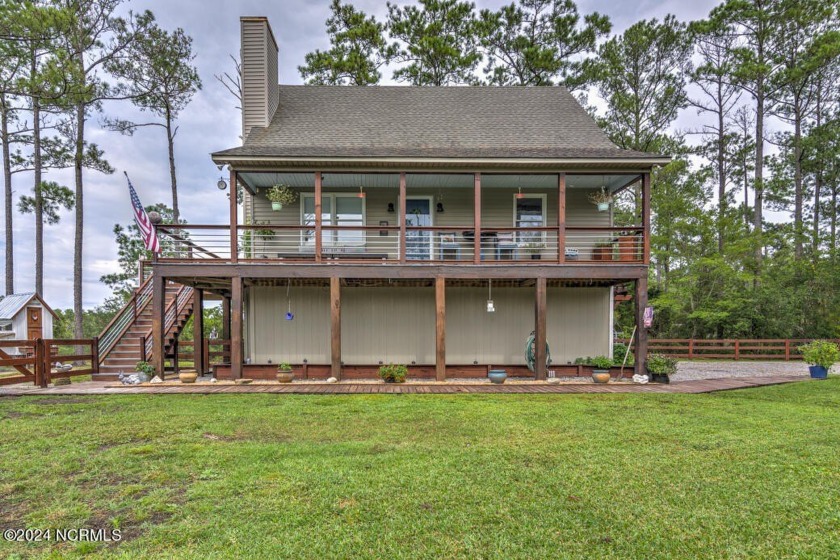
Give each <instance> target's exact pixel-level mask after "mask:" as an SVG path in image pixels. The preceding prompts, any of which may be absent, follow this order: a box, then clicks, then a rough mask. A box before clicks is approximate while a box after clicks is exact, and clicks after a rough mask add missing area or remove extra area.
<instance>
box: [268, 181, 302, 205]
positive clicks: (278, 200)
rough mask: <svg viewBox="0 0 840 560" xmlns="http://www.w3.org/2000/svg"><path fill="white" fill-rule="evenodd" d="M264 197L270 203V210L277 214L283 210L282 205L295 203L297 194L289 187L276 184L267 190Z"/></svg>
mask: <svg viewBox="0 0 840 560" xmlns="http://www.w3.org/2000/svg"><path fill="white" fill-rule="evenodd" d="M265 197H266V198H267V199H268V200H270V201H271V209H272V210H274V211H275V212H278V211H280V210H282V209H283V205H284V204H291V203H292V202H294V201H296V200H297V197H298V194H297V192H296V191H295V190H294V189H292V187H290V186H289V185H282V184H277V185H274V186H273V187H270V188H269V189H268V191H267V192H266V193H265Z"/></svg>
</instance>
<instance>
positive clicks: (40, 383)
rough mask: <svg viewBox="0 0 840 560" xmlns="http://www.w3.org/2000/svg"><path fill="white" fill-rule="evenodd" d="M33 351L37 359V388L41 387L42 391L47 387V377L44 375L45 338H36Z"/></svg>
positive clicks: (35, 380) (34, 367) (35, 381)
mask: <svg viewBox="0 0 840 560" xmlns="http://www.w3.org/2000/svg"><path fill="white" fill-rule="evenodd" d="M32 351H33V353H34V357H35V364H34V366H33V369H34V370H35V379H34V383H35V386H36V387H41V388H42V389H44V388H46V387H47V381H46V379H47V376H46V375H45V374H44V364H45V361H46V360H45V359H44V339H43V338H36V339H35V340H34V341H33V347H32Z"/></svg>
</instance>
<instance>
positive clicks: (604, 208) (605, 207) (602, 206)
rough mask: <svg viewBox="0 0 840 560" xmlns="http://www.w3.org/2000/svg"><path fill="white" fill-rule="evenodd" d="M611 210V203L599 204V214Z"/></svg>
mask: <svg viewBox="0 0 840 560" xmlns="http://www.w3.org/2000/svg"><path fill="white" fill-rule="evenodd" d="M609 209H610V203H609V202H599V203H598V212H606V211H607V210H609Z"/></svg>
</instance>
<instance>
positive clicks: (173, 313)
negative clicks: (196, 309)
mask: <svg viewBox="0 0 840 560" xmlns="http://www.w3.org/2000/svg"><path fill="white" fill-rule="evenodd" d="M192 295H193V289H192V288H191V287H190V286H181V287H180V288H178V291H177V292H175V297H173V298H172V301H170V302H169V305H167V306H166V311H164V314H163V333H164V336H165V335H167V334H169V331H170V330H172V328H173V327H174V326H175V322H176V321H177V320H178V316H179V315H181V313H183V311H184V309H185V308H186V307H187V305H188V304H189V303H190V301H191V300H192ZM153 347H154V337H153V336H152V330H151V329H149V331H148V332H147V333H146V336H145V348H144V352H145V355H146V357H147V359H148V357H149V356H151V355H152V348H153Z"/></svg>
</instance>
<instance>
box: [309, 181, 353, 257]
mask: <svg viewBox="0 0 840 560" xmlns="http://www.w3.org/2000/svg"><path fill="white" fill-rule="evenodd" d="M302 198H303V204H302V205H301V217H300V223H301V225H303V226H311V227H312V228H313V229H311V230H305V231H304V232H303V244H304V245H310V246H311V245H314V244H315V230H314V228H315V195H314V194H303V195H302ZM321 223H322V224H323V225H325V226H343V227H348V228H352V227H353V226H359V227H361V226H364V225H365V199H364V198H359V195H357V194H351V193H347V194H322V195H321ZM321 243H322V245H323V246H324V247H347V246H358V245H364V244H365V232H364V230H361V229H351V230H349V231H340V230H323V231H321Z"/></svg>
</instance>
